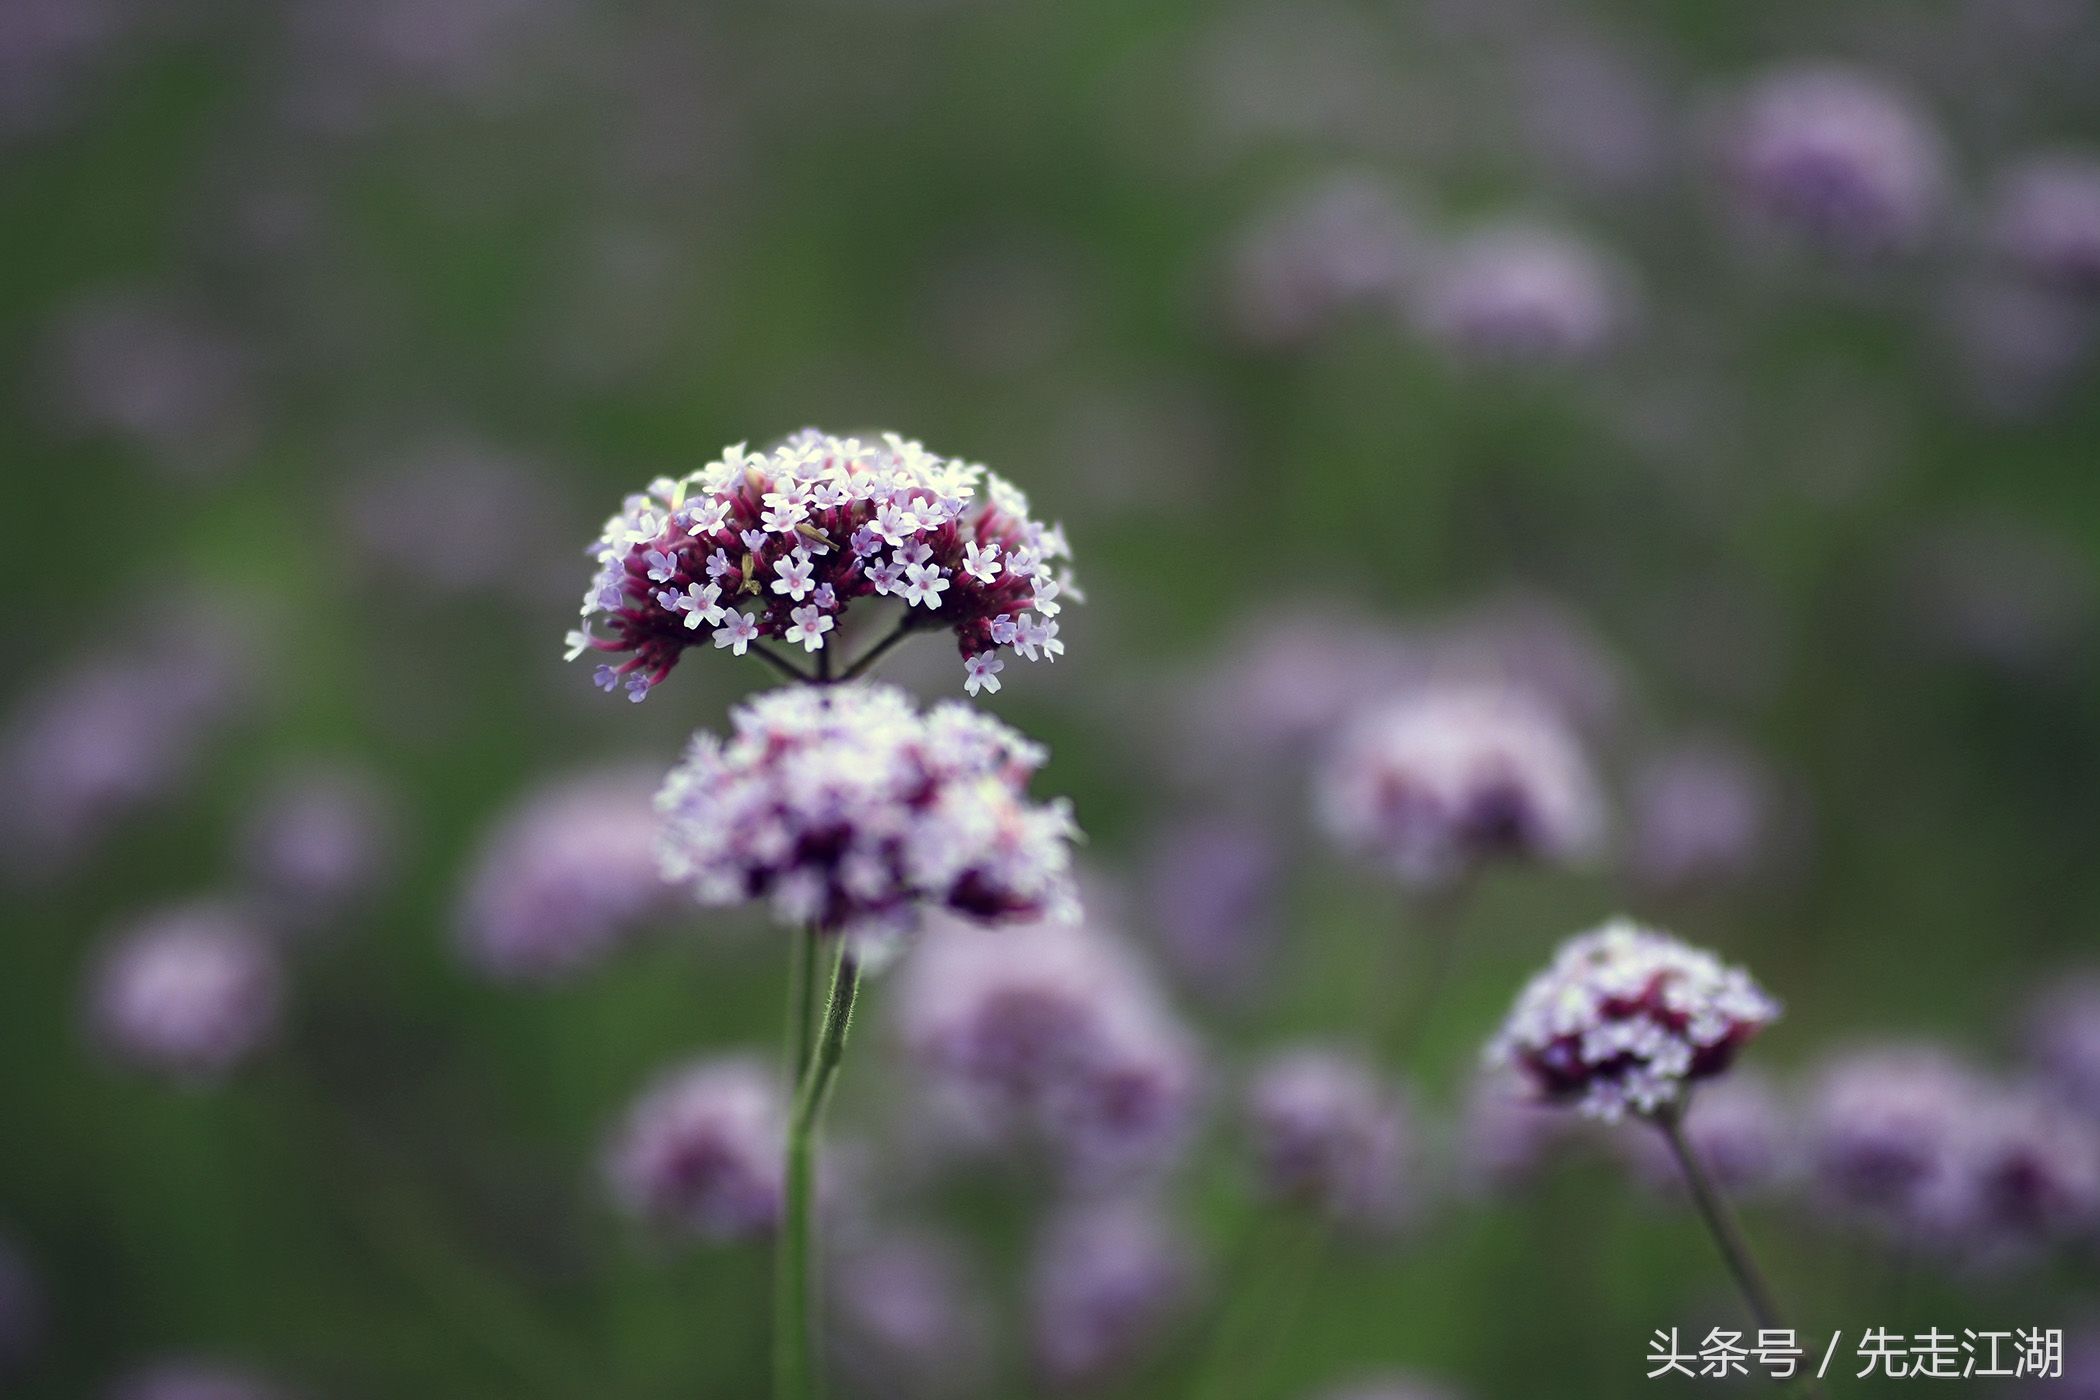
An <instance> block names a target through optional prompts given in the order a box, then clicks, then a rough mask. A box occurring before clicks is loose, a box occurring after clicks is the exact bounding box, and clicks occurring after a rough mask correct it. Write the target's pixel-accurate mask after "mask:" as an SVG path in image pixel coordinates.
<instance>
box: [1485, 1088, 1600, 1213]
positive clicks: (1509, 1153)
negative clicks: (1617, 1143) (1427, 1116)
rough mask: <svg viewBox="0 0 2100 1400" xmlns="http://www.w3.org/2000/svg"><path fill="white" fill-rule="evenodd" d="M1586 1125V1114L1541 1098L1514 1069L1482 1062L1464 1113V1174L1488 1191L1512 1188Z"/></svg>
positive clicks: (1521, 1183) (1536, 1169)
mask: <svg viewBox="0 0 2100 1400" xmlns="http://www.w3.org/2000/svg"><path fill="white" fill-rule="evenodd" d="M1583 1131H1584V1126H1583V1120H1582V1119H1579V1118H1576V1117H1574V1116H1573V1115H1571V1114H1569V1113H1568V1112H1566V1111H1565V1110H1563V1109H1562V1108H1560V1107H1559V1106H1558V1105H1555V1104H1550V1103H1547V1102H1546V1101H1545V1100H1543V1099H1541V1098H1540V1097H1539V1096H1538V1094H1537V1093H1536V1092H1535V1091H1534V1090H1533V1089H1532V1087H1531V1086H1530V1084H1529V1083H1527V1082H1526V1081H1525V1080H1523V1079H1521V1078H1520V1077H1518V1075H1517V1074H1516V1072H1515V1071H1514V1070H1511V1069H1509V1068H1507V1067H1489V1068H1483V1069H1482V1070H1481V1071H1480V1072H1479V1073H1478V1074H1476V1075H1475V1076H1474V1079H1473V1082H1472V1084H1471V1086H1470V1087H1469V1088H1468V1090H1467V1092H1466V1100H1465V1106H1464V1108H1463V1109H1462V1110H1461V1112H1460V1116H1459V1125H1458V1164H1459V1176H1460V1180H1461V1181H1463V1182H1466V1183H1469V1184H1471V1185H1474V1186H1476V1187H1478V1188H1480V1189H1481V1190H1482V1191H1485V1192H1501V1191H1509V1190H1513V1189H1515V1188H1516V1187H1518V1186H1521V1185H1523V1184H1524V1183H1525V1182H1526V1181H1527V1180H1528V1179H1529V1178H1530V1177H1531V1176H1532V1175H1533V1174H1534V1173H1536V1172H1537V1171H1538V1170H1539V1169H1540V1167H1541V1166H1542V1165H1543V1164H1544V1163H1545V1161H1546V1159H1547V1158H1548V1157H1549V1156H1551V1155H1553V1154H1554V1153H1556V1152H1558V1151H1560V1150H1561V1149H1563V1148H1564V1147H1565V1146H1566V1145H1567V1144H1568V1142H1569V1141H1570V1139H1572V1138H1574V1137H1576V1136H1577V1135H1579V1134H1581V1133H1583Z"/></svg>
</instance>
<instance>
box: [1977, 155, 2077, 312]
mask: <svg viewBox="0 0 2100 1400" xmlns="http://www.w3.org/2000/svg"><path fill="white" fill-rule="evenodd" d="M1990 237H1991V240H1992V242H1993V244H1994V245H1995V246H1996V247H1997V249H1998V251H1999V252H2000V253H2001V254H2002V255H2003V256H2004V257H2005V258H2006V260H2007V261H2008V262H2010V263H2011V264H2012V265H2013V266H2014V267H2015V268H2017V269H2019V271H2020V272H2021V273H2022V274H2024V275H2025V276H2027V277H2029V278H2031V279H2033V280H2034V281H2035V282H2036V283H2038V284H2040V285H2041V286H2044V287H2051V288H2057V289H2061V290H2063V291H2067V292H2071V293H2074V294H2078V295H2090V294H2092V293H2094V292H2100V159H2096V158H2094V157H2092V156H2088V155H2076V154H2070V153H2059V154H2052V155H2042V156H2035V157H2033V158H2031V159H2028V160H2026V161H2022V162H2021V163H2020V164H2018V165H2016V166H2014V167H2013V168H2012V169H2011V170H2010V171H2008V172H2007V173H2006V175H2005V177H2004V179H2003V180H2002V181H2001V183H2000V185H1999V189H1998V192H1997V196H1996V205H1995V208H1994V209H1993V211H1992V214H1991V223H1990Z"/></svg>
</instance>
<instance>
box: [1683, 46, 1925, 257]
mask: <svg viewBox="0 0 2100 1400" xmlns="http://www.w3.org/2000/svg"><path fill="white" fill-rule="evenodd" d="M1724 159H1725V162H1726V165H1727V170H1728V174H1729V176H1730V178H1731V180H1732V182H1733V184H1734V187H1735V189H1736V192H1737V194H1738V195H1739V196H1740V197H1741V198H1742V199H1743V201H1744V202H1745V203H1746V204H1748V205H1749V206H1750V208H1751V209H1752V210H1753V211H1754V212H1755V213H1757V214H1758V215H1759V216H1761V217H1763V218H1765V219H1767V220H1769V221H1770V222H1772V223H1773V224H1776V225H1779V226H1782V227H1784V228H1786V229H1789V230H1791V231H1793V232H1796V233H1798V234H1800V235H1801V236H1803V237H1804V238H1806V239H1807V240H1809V241H1811V242H1813V243H1817V244H1820V245H1822V246H1825V247H1829V248H1831V249H1833V250H1835V251H1837V252H1840V253H1845V254H1850V255H1855V256H1864V255H1875V254H1882V253H1888V252H1894V251H1899V250H1901V249H1904V248H1907V247H1910V246H1911V245H1913V244H1915V243H1917V242H1918V241H1919V240H1920V239H1921V238H1923V236H1924V235H1925V233H1926V231H1927V229H1928V227H1929V226H1930V224H1931V223H1932V221H1933V219H1934V218H1935V217H1936V216H1937V215H1938V213H1939V211H1940V207H1941V205H1942V203H1943V201H1944V199H1945V196H1946V183H1947V177H1946V170H1945V157H1944V155H1943V153H1942V151H1941V149H1940V142H1939V138H1938V136H1937V135H1936V134H1935V133H1934V131H1933V130H1932V128H1931V127H1930V126H1929V125H1927V124H1926V121H1925V119H1924V118H1923V117H1922V116H1921V115H1920V114H1919V113H1918V112H1917V111H1916V110H1915V109H1914V108H1913V107H1912V106H1911V105H1910V103H1909V102H1908V101H1907V100H1906V99H1904V98H1903V97H1902V96H1901V95H1899V94H1898V93H1896V92H1894V91H1891V90H1890V89H1888V88H1887V87H1885V86H1883V85H1882V83H1881V82H1880V81H1879V80H1877V79H1875V78H1873V77H1871V76H1869V75H1867V74H1864V73H1859V72H1855V71H1853V70H1851V69H1846V68H1840V67H1835V66H1807V67H1800V68H1792V69H1787V70H1783V71H1780V72H1777V73H1773V74H1771V75H1769V76H1767V77H1765V78H1763V79H1761V80H1760V81H1758V82H1757V83H1755V84H1754V85H1752V87H1751V88H1750V89H1749V91H1748V92H1747V93H1745V94H1744V95H1743V97H1742V99H1741V104H1740V107H1739V109H1738V110H1737V111H1736V112H1735V114H1734V116H1733V119H1732V122H1731V124H1730V129H1729V131H1728V134H1727V138H1726V151H1725V155H1724Z"/></svg>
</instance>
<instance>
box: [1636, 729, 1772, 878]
mask: <svg viewBox="0 0 2100 1400" xmlns="http://www.w3.org/2000/svg"><path fill="white" fill-rule="evenodd" d="M1628 805H1629V808H1630V812H1629V818H1630V821H1629V824H1630V826H1631V828H1632V829H1631V832H1630V835H1629V838H1628V842H1627V847H1628V849H1627V860H1628V864H1629V866H1630V867H1631V870H1632V873H1633V875H1634V878H1636V879H1637V880H1639V881H1640V882H1641V883H1642V884H1644V885H1647V886H1648V887H1650V888H1653V889H1660V890H1682V889H1686V888H1689V887H1693V886H1701V885H1714V884H1726V883H1731V882H1733V881H1736V880H1740V879H1742V878H1744V877H1746V876H1748V875H1749V874H1751V873H1752V872H1753V871H1755V870H1756V869H1757V868H1758V864H1759V862H1760V861H1761V860H1762V859H1763V858H1764V857H1765V856H1767V855H1769V854H1770V850H1769V847H1770V844H1771V841H1772V837H1773V826H1774V822H1775V820H1776V819H1777V816H1778V811H1777V807H1778V794H1777V792H1776V785H1775V784H1774V782H1773V780H1772V777H1771V775H1770V773H1768V772H1767V771H1766V770H1765V768H1764V767H1763V766H1762V765H1761V764H1760V763H1759V762H1758V761H1757V759H1756V758H1755V756H1753V755H1752V754H1751V753H1750V752H1749V751H1748V750H1746V749H1743V748H1741V747H1739V746H1737V745H1734V744H1731V743H1727V742H1724V741H1721V740H1716V739H1697V740H1692V741H1689V742H1686V743H1682V744H1678V745H1675V746H1673V747H1670V748H1667V749H1663V750H1661V751H1659V752H1657V753H1654V754H1652V755H1650V756H1649V758H1648V759H1647V760H1646V761H1645V762H1643V763H1642V764H1641V765H1640V767H1639V768H1638V769H1637V770H1636V772H1635V774H1634V778H1633V791H1632V796H1631V799H1630V802H1629V804H1628Z"/></svg>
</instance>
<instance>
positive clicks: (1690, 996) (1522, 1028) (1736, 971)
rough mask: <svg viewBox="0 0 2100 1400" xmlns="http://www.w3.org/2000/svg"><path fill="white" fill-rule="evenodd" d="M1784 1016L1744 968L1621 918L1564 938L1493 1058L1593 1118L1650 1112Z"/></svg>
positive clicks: (1523, 997) (1676, 1099)
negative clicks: (1590, 930)
mask: <svg viewBox="0 0 2100 1400" xmlns="http://www.w3.org/2000/svg"><path fill="white" fill-rule="evenodd" d="M1778 1015H1779V1004H1778V1003H1777V1002H1775V1001H1773V1000H1772V998H1771V997H1769V996H1767V995H1766V994H1765V992H1764V990H1763V989H1762V988H1760V987H1759V986H1758V985H1757V984H1756V983H1755V982H1753V981H1752V980H1751V979H1750V975H1749V974H1748V973H1746V972H1744V971H1742V970H1741V969H1740V968H1732V967H1728V966H1726V965H1725V964H1723V963H1722V962H1721V960H1720V959H1718V958H1716V957H1714V956H1713V954H1711V953H1707V952H1703V951H1701V950H1699V949H1697V948H1693V947H1690V946H1688V945H1686V944H1684V943H1680V942H1678V941H1677V940H1676V939H1674V938H1670V937H1668V936H1666V935H1664V934H1660V933H1656V932H1654V931H1652V930H1649V929H1645V928H1642V927H1640V926H1639V925H1637V924H1635V923H1633V922H1631V921H1630V920H1626V919H1619V920H1616V921H1614V922H1612V923H1608V924H1606V925H1604V926H1603V927H1601V928H1598V929H1595V930H1593V931H1592V932H1589V933H1585V934H1582V935H1580V936H1579V937H1576V938H1572V939H1570V940H1568V942H1567V943H1565V944H1563V945H1562V946H1561V949H1560V952H1559V953H1558V954H1557V955H1556V956H1555V957H1554V960H1553V963H1552V965H1551V966H1550V967H1548V968H1547V969H1546V970H1545V971H1544V972H1541V973H1540V974H1538V975H1537V976H1536V977H1534V978H1532V980H1531V981H1530V982H1529V983H1528V984H1527V985H1526V986H1525V988H1524V990H1523V991H1522V993H1520V994H1519V995H1518V997H1517V1004H1516V1007H1515V1009H1514V1010H1512V1011H1511V1012H1510V1015H1509V1019H1508V1020H1507V1021H1506V1022H1505V1023H1504V1024H1503V1027H1502V1030H1501V1033H1500V1034H1499V1035H1497V1036H1496V1038H1495V1040H1494V1042H1493V1044H1492V1045H1491V1046H1490V1047H1489V1058H1490V1060H1491V1062H1494V1063H1502V1064H1508V1065H1512V1066H1514V1067H1515V1068H1516V1069H1517V1070H1519V1071H1520V1072H1521V1073H1522V1074H1523V1075H1524V1076H1525V1078H1526V1079H1528V1080H1529V1081H1530V1083H1531V1085H1532V1087H1533V1089H1534V1090H1535V1091H1536V1092H1537V1093H1538V1094H1539V1095H1540V1096H1541V1097H1543V1098H1546V1099H1548V1100H1551V1101H1554V1102H1560V1103H1568V1104H1573V1105H1575V1106H1577V1107H1579V1108H1580V1109H1581V1110H1582V1111H1583V1112H1584V1113H1586V1114H1588V1115H1590V1116H1591V1117H1593V1118H1601V1119H1605V1120H1607V1121H1610V1120H1615V1119H1618V1118H1620V1117H1623V1116H1624V1115H1626V1114H1628V1113H1633V1114H1638V1115H1642V1116H1648V1115H1652V1114H1655V1113H1658V1112H1661V1111H1663V1110H1665V1109H1668V1108H1671V1107H1673V1106H1675V1105H1677V1104H1679V1103H1681V1102H1682V1101H1683V1100H1684V1098H1685V1096H1686V1093H1687V1091H1688V1090H1689V1088H1690V1087H1691V1086H1693V1085H1695V1084H1698V1083H1700V1082H1702V1081H1704V1080H1708V1079H1711V1078H1713V1077H1714V1076H1716V1075H1718V1074H1720V1073H1721V1072H1722V1071H1723V1070H1726V1069H1727V1068H1728V1066H1729V1065H1730V1064H1731V1063H1733V1062H1734V1060H1735V1057H1736V1054H1737V1052H1738V1051H1740V1050H1741V1049H1742V1048H1743V1046H1744V1045H1746V1044H1748V1043H1749V1042H1750V1041H1751V1040H1752V1039H1754V1038H1755V1037H1756V1036H1757V1034H1758V1033H1759V1032H1760V1031H1762V1030H1763V1029H1764V1028H1765V1027H1766V1026H1768V1025H1770V1024H1771V1023H1772V1021H1774V1020H1775V1019H1777V1017H1778Z"/></svg>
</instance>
